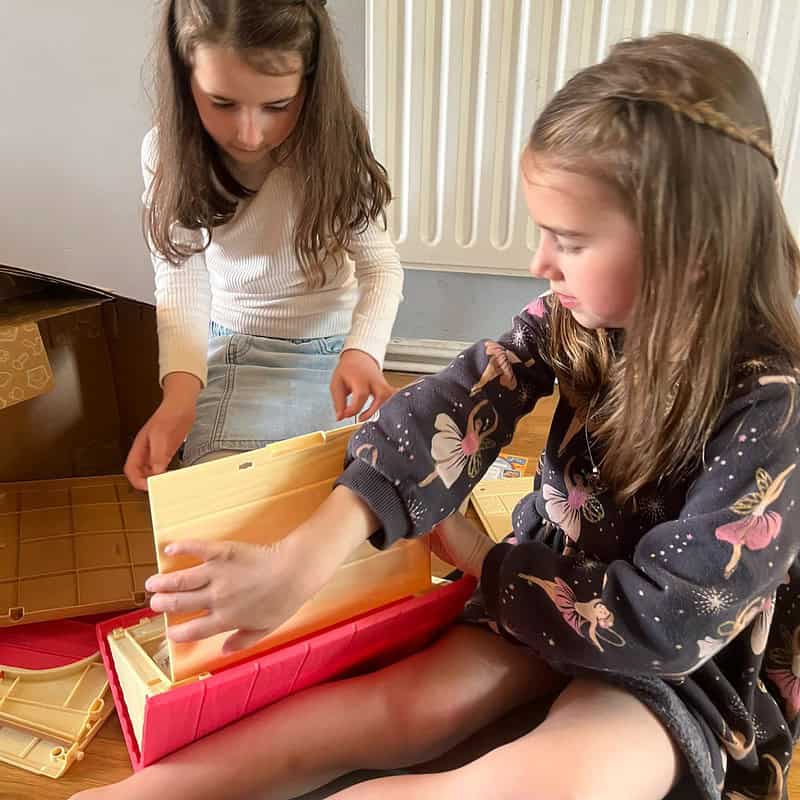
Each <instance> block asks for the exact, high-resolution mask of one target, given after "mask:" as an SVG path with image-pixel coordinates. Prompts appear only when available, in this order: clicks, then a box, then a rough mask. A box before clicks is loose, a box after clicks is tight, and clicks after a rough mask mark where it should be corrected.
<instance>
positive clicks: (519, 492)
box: [471, 476, 533, 542]
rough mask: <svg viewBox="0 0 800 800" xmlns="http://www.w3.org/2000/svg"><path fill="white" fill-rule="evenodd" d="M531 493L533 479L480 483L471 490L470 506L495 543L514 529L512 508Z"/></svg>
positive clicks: (530, 477)
mask: <svg viewBox="0 0 800 800" xmlns="http://www.w3.org/2000/svg"><path fill="white" fill-rule="evenodd" d="M532 491H533V477H532V476H529V477H526V478H504V479H502V480H485V481H481V482H480V483H479V484H478V485H477V486H476V487H475V488H474V489H473V490H472V496H471V497H472V505H473V507H474V508H475V512H476V513H477V515H478V517H479V518H480V521H481V522H482V523H483V527H484V528H485V529H486V532H487V533H488V534H489V536H491V537H492V539H494V541H495V542H499V541H501V540H502V539H504V538H505V537H506V536H508V534H509V533H511V531H512V530H513V529H514V525H513V523H512V521H511V513H512V512H513V511H514V506H516V504H517V503H518V502H519V501H520V500H522V498H523V497H525V496H526V495H529V494H530V493H531V492H532Z"/></svg>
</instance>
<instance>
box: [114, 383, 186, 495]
mask: <svg viewBox="0 0 800 800" xmlns="http://www.w3.org/2000/svg"><path fill="white" fill-rule="evenodd" d="M200 385H201V384H200V380H199V378H196V377H195V376H194V375H189V374H188V373H185V372H171V373H170V374H169V375H167V377H166V378H165V379H164V398H163V400H162V401H161V404H160V405H159V407H158V408H157V409H156V410H155V412H154V413H153V415H152V416H151V417H150V419H149V420H147V422H146V423H145V424H144V426H143V427H142V429H141V430H140V431H139V433H138V434H137V435H136V438H135V439H134V440H133V445H132V446H131V450H130V452H129V453H128V458H127V460H126V461H125V475H126V477H127V478H128V480H129V481H130V482H131V485H132V486H133V487H134V488H135V489H140V490H141V491H144V490H146V489H147V479H148V478H149V477H150V476H151V475H160V474H161V473H162V472H166V469H167V467H168V466H169V462H170V461H171V460H172V457H173V456H174V455H175V453H176V452H177V450H178V448H179V447H180V446H181V444H182V443H183V440H184V439H185V438H186V436H187V434H188V433H189V430H190V429H191V427H192V425H194V419H195V413H196V406H197V395H198V394H199V393H200Z"/></svg>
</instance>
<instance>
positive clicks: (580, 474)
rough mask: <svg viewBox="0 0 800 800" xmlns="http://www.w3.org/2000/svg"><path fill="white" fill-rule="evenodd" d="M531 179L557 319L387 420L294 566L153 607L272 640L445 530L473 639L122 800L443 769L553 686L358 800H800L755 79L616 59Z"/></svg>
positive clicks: (682, 55) (227, 561) (206, 561)
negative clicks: (522, 454)
mask: <svg viewBox="0 0 800 800" xmlns="http://www.w3.org/2000/svg"><path fill="white" fill-rule="evenodd" d="M521 171H522V183H523V188H524V193H525V199H526V202H527V205H528V209H529V211H530V215H531V218H532V220H533V221H534V222H535V223H536V224H537V225H538V227H539V229H540V231H541V240H540V243H539V246H538V249H537V251H536V254H535V255H534V257H533V261H532V263H531V267H530V271H531V273H532V274H533V275H534V276H536V277H539V278H544V279H546V280H548V281H549V282H550V287H551V293H549V294H547V295H546V296H543V297H540V298H538V299H535V300H533V301H532V302H530V303H529V304H528V305H527V306H526V307H525V309H524V310H523V311H522V312H521V313H520V314H519V316H518V317H517V318H516V319H515V321H514V324H513V329H512V330H511V331H510V332H509V333H507V334H505V335H503V336H502V337H500V338H499V339H498V340H497V341H482V342H478V343H477V344H476V345H474V346H473V347H472V348H470V349H468V350H466V351H465V352H464V353H463V354H462V355H461V356H459V357H458V358H457V359H455V360H454V362H453V363H452V365H450V367H449V368H448V369H446V370H444V371H443V372H442V373H440V374H439V375H436V376H432V377H426V378H424V379H422V380H420V381H418V382H417V383H416V384H415V385H413V386H411V387H409V388H408V389H407V390H404V391H401V392H399V393H398V394H397V395H395V397H394V398H392V400H391V401H390V402H389V403H387V404H386V405H385V406H384V407H383V409H382V411H381V415H380V419H379V420H377V421H374V422H370V423H368V424H366V425H364V426H363V427H362V428H361V429H360V431H358V432H357V433H356V434H355V435H354V436H353V440H352V442H351V445H350V460H349V464H348V466H347V467H346V469H345V471H344V473H343V475H342V476H341V478H340V480H339V483H338V485H337V487H336V488H335V489H334V491H333V493H332V495H331V497H330V498H329V499H328V500H327V501H326V502H325V503H324V504H323V505H322V507H321V508H320V510H319V511H318V512H317V514H316V515H315V516H314V517H312V518H311V519H310V520H309V521H308V522H306V523H304V524H303V525H301V526H300V527H298V528H297V529H296V530H295V531H294V532H293V533H292V534H290V536H289V537H288V538H287V539H286V540H284V542H283V543H282V545H281V547H279V548H276V549H275V550H273V551H271V552H269V553H266V552H263V551H259V550H257V549H256V548H253V547H247V546H245V547H234V548H230V547H227V548H220V547H216V546H215V547H211V546H208V545H205V546H204V545H202V544H201V543H183V544H180V545H177V546H176V552H184V553H186V554H188V555H192V556H195V557H199V558H200V559H201V560H202V561H203V563H202V564H200V565H199V566H196V567H193V568H192V569H191V570H187V571H184V572H178V573H172V574H170V575H159V576H155V577H154V578H152V579H150V582H149V588H151V589H152V590H153V591H155V592H156V594H155V596H154V597H153V599H152V602H151V605H152V607H153V608H155V609H156V610H164V609H169V610H171V611H187V612H194V611H199V610H201V609H205V610H207V612H208V613H207V615H206V616H203V617H200V618H197V619H194V620H192V621H191V622H189V623H186V625H185V627H183V628H182V629H180V628H179V629H176V630H174V631H173V632H172V635H173V636H175V637H176V638H177V639H179V640H191V639H195V638H200V637H203V636H206V635H210V634H213V633H217V632H219V631H223V630H231V629H237V628H238V629H239V632H238V633H237V634H234V635H237V636H241V635H242V634H249V635H253V636H258V635H260V634H259V632H260V633H262V634H263V632H266V631H269V630H271V629H273V628H274V627H275V626H276V625H278V624H280V623H281V622H282V621H283V620H284V619H285V618H286V616H287V614H289V613H291V612H292V610H293V609H296V608H297V607H299V605H300V604H301V603H302V602H303V600H304V599H305V598H306V597H308V596H309V595H310V594H312V593H313V592H314V591H315V590H316V589H317V588H318V587H319V585H321V583H322V582H324V581H325V579H326V577H327V576H329V575H330V574H331V572H332V571H333V569H335V568H336V566H337V565H338V564H339V563H341V561H342V560H343V558H344V557H345V556H344V554H346V553H347V552H349V551H350V550H351V549H352V548H353V547H355V546H357V545H358V544H359V543H361V542H363V541H364V539H366V538H367V537H371V541H372V542H373V544H375V545H376V546H378V547H387V546H389V545H390V544H391V543H392V542H393V541H395V540H397V539H399V538H401V537H410V536H419V535H424V534H425V533H426V532H427V531H429V530H431V529H432V528H436V534H435V542H436V543H437V547H439V548H440V550H441V551H443V553H444V554H445V555H446V556H447V558H448V560H449V561H450V563H454V564H456V565H458V566H459V567H460V568H461V569H462V570H463V571H465V572H468V573H471V574H473V575H476V576H479V577H480V579H481V580H480V589H479V592H478V593H476V595H475V596H474V597H473V599H472V600H471V601H470V603H469V604H468V605H467V608H466V609H465V612H464V621H465V622H467V623H470V624H462V625H457V626H455V628H454V629H453V630H451V631H450V632H448V633H447V634H445V635H444V636H443V637H442V638H441V639H440V640H439V641H437V642H436V643H435V644H433V645H432V646H431V647H429V648H428V649H427V650H424V651H422V652H420V653H418V654H416V655H415V656H412V657H411V658H409V659H407V660H405V661H402V662H399V663H397V664H395V665H393V666H391V667H388V668H387V669H384V670H383V671H380V672H376V673H374V674H371V675H367V676H363V677H358V678H355V679H351V680H348V681H342V682H340V683H336V684H333V685H329V686H320V687H317V688H315V689H313V690H311V691H309V692H303V693H301V694H299V695H297V696H295V697H292V698H289V699H287V700H284V701H282V702H280V703H277V704H276V705H275V706H272V707H270V708H268V709H265V710H264V711H262V712H260V713H259V714H258V715H256V716H254V717H252V718H250V719H248V720H246V721H244V722H242V723H239V724H238V725H237V726H234V727H233V728H231V729H230V730H229V731H226V732H223V733H221V734H218V735H217V734H215V735H214V736H211V737H209V739H207V740H204V741H202V742H199V743H196V744H195V745H192V746H191V747H190V748H188V749H187V750H186V751H185V752H183V753H180V754H176V755H175V756H171V757H170V758H168V759H166V760H165V761H164V762H162V763H160V764H158V765H156V766H155V767H153V768H152V769H151V770H145V771H144V772H142V773H140V774H139V775H137V776H135V777H134V778H133V779H131V781H130V782H125V783H123V784H121V785H119V786H117V787H113V788H111V789H110V790H109V794H108V796H109V797H115V798H125V797H134V796H137V792H138V793H139V795H138V796H149V795H157V794H158V793H159V792H161V791H162V789H164V790H166V787H168V786H170V785H171V786H177V785H182V786H184V788H185V792H186V796H190V797H195V798H212V797H217V796H221V795H222V793H223V791H222V788H221V787H223V786H224V787H226V788H227V790H228V791H227V794H226V796H228V797H233V796H237V797H239V796H241V797H245V796H254V793H255V792H256V791H257V788H258V787H264V790H265V791H267V792H268V796H269V797H273V798H278V797H280V798H285V797H290V796H293V795H296V794H298V793H299V792H301V791H303V790H307V789H308V788H310V787H312V786H315V785H320V784H322V783H324V782H325V781H327V780H330V779H331V778H332V777H334V776H336V775H340V774H342V773H344V772H346V771H348V770H351V769H354V768H357V767H370V768H378V769H385V768H391V767H395V768H396V767H404V766H407V765H410V764H414V763H418V762H421V761H424V760H426V759H429V758H431V757H433V756H435V755H436V754H438V753H441V752H443V751H445V750H446V749H447V748H449V747H451V746H452V745H453V744H454V743H456V742H458V741H460V740H462V739H465V738H466V737H468V736H469V735H470V734H471V733H473V732H475V731H476V730H478V729H479V728H480V727H481V726H483V725H485V724H486V723H487V722H489V721H491V720H493V719H496V718H498V717H500V716H501V715H503V714H504V713H505V712H506V711H507V710H508V709H510V708H513V707H514V706H516V705H519V704H522V703H524V702H528V701H531V700H534V699H542V698H544V697H545V696H547V695H549V694H551V693H553V692H557V693H558V696H557V698H556V700H555V702H554V703H553V704H552V706H551V708H550V710H549V713H548V716H547V718H546V719H545V721H544V722H543V723H542V724H541V725H540V726H539V727H537V728H535V729H534V730H532V731H531V732H529V733H527V734H526V735H523V736H521V737H520V738H517V739H515V740H514V741H511V742H509V743H508V744H505V745H504V746H502V747H498V748H496V749H494V750H492V751H490V752H488V753H486V754H485V755H483V756H482V757H480V758H478V759H477V760H474V761H472V762H471V763H467V764H465V765H464V766H461V767H459V768H457V769H454V770H451V771H448V772H443V773H439V774H406V775H400V776H390V777H383V778H380V779H378V780H377V781H369V782H366V783H362V784H359V785H357V786H354V787H352V788H350V789H347V790H345V791H344V792H343V793H342V794H341V797H342V798H343V800H344V798H347V800H356V798H369V799H370V800H373V799H377V798H380V800H394V798H398V800H400V799H401V798H402V800H406V798H412V797H413V798H415V800H434V798H435V799H436V800H444V798H454V799H455V798H466V797H468V798H503V799H505V798H521V797H525V798H542V800H545V799H546V800H553V798H570V799H571V798H592V799H593V800H598V799H602V800H605V799H606V798H607V799H608V800H619V798H625V800H659V798H662V797H665V796H667V795H671V796H672V797H681V798H688V797H692V798H702V800H719V798H721V797H725V798H726V800H741V798H768V799H769V800H785V798H786V773H787V770H788V768H789V762H790V760H791V754H792V750H793V747H794V742H795V741H796V739H797V737H798V732H799V730H800V702H798V696H799V695H798V691H799V687H800V674H798V670H800V652H798V651H797V648H798V646H800V644H798V643H799V642H800V637H798V636H794V635H793V633H792V632H795V631H797V630H798V629H799V626H800V602H798V594H799V593H800V564H798V553H799V552H800V505H798V502H797V501H798V496H799V495H800V491H799V486H800V485H799V484H798V474H799V473H800V470H797V469H796V467H797V463H798V461H800V422H799V420H798V403H797V378H798V367H800V325H799V324H798V317H797V312H796V311H795V308H794V298H795V295H796V293H797V289H798V267H799V266H800V258H798V249H797V245H796V244H795V240H794V238H793V236H792V233H791V231H790V229H789V226H788V224H787V221H786V218H785V215H784V212H783V209H782V206H781V201H780V198H779V194H778V190H777V188H776V180H775V177H776V165H775V159H774V156H773V152H772V145H771V133H770V125H769V119H768V116H767V112H766V109H765V105H764V101H763V98H762V96H761V92H760V90H759V88H758V84H757V82H756V79H755V77H754V76H753V73H752V72H751V71H750V69H749V68H748V67H747V65H746V64H745V63H744V62H743V61H742V60H741V59H740V58H739V57H738V56H736V55H735V54H734V53H733V52H732V51H730V50H728V49H727V48H725V47H723V46H722V45H720V44H717V43H715V42H712V41H709V40H705V39H701V38H698V37H691V36H683V35H679V34H663V35H659V36H655V37H653V38H648V39H641V40H635V41H627V42H623V43H620V44H618V45H617V46H615V47H614V48H613V50H612V51H611V54H610V55H609V57H608V58H607V59H606V60H605V61H603V62H602V63H600V64H597V65H595V66H592V67H588V68H587V69H584V70H582V71H581V72H579V73H578V74H577V75H575V76H574V77H573V78H572V79H571V80H570V81H569V82H568V83H567V84H566V85H565V86H564V88H563V89H561V90H560V91H559V92H558V93H557V94H556V96H555V97H554V98H553V100H552V101H551V102H550V103H549V104H548V105H547V107H546V108H545V110H544V112H543V113H542V114H541V116H540V117H539V119H538V120H537V122H536V123H535V125H534V127H533V131H532V133H531V136H530V139H529V141H528V145H527V147H526V149H525V152H524V154H523V156H522V159H521ZM556 378H558V385H559V395H560V397H559V404H558V408H557V410H556V413H555V416H554V418H553V422H552V426H551V430H550V435H549V438H548V442H547V445H546V448H545V451H544V453H543V457H542V460H541V462H540V469H539V472H538V474H537V476H536V478H535V481H534V485H533V491H532V493H531V494H530V495H529V496H528V497H527V498H525V499H524V500H522V501H521V503H520V504H519V505H518V506H517V508H516V509H515V511H514V513H513V526H514V535H513V537H512V538H511V539H509V540H508V541H505V542H503V543H500V544H496V545H494V544H493V543H492V542H490V541H489V540H488V539H487V538H486V537H484V536H483V534H482V533H480V532H479V531H477V530H476V529H475V528H474V526H472V525H471V524H470V523H468V522H467V521H466V520H465V519H464V518H463V517H460V516H459V515H458V514H457V513H456V509H457V508H458V507H459V505H460V504H461V502H462V501H463V500H464V498H465V497H467V496H468V494H469V492H470V491H471V490H472V488H473V487H474V486H475V483H476V482H477V481H478V480H479V479H480V478H481V476H482V475H483V474H484V472H485V471H486V469H487V468H488V466H489V465H490V464H491V463H492V461H493V459H494V458H495V456H496V455H497V453H498V452H499V451H500V449H501V448H502V447H503V446H504V445H505V444H507V443H508V442H509V441H510V439H511V436H512V433H513V430H514V426H515V423H516V421H517V420H518V419H520V418H521V417H522V416H524V415H525V414H527V413H529V412H530V410H531V409H532V408H533V406H534V404H535V403H536V400H537V399H538V398H540V397H542V396H545V395H548V394H551V393H552V392H553V390H554V384H555V380H556ZM220 556H224V557H220ZM298 564H303V565H304V567H305V568H304V570H303V571H302V574H298V570H297V565H298ZM259 755H261V757H259ZM678 785H680V790H679V791H680V794H679V795H673V794H671V793H672V791H673V788H674V787H677V786H678ZM248 793H251V794H249V795H248ZM101 796H102V794H99V795H97V797H101ZM338 796H339V795H337V797H338Z"/></svg>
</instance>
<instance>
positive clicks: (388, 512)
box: [335, 460, 412, 550]
mask: <svg viewBox="0 0 800 800" xmlns="http://www.w3.org/2000/svg"><path fill="white" fill-rule="evenodd" d="M340 484H341V485H342V486H346V487H347V488H348V489H350V491H352V492H355V493H356V494H357V495H358V496H359V497H360V498H361V499H362V500H363V501H364V502H365V503H366V504H367V505H368V506H369V507H370V508H371V509H372V513H373V514H375V516H376V517H377V518H378V519H379V520H380V523H381V526H382V527H381V530H379V531H376V532H375V533H373V534H372V536H370V537H369V540H370V543H371V544H372V546H373V547H377V548H378V549H379V550H385V549H386V548H387V547H390V546H391V545H392V544H394V543H395V542H396V541H397V540H398V539H404V538H406V537H407V536H409V534H410V533H411V530H412V528H411V524H410V522H409V519H408V514H407V513H406V509H405V506H404V505H403V501H402V499H401V498H400V495H399V494H398V493H397V491H396V489H395V487H394V486H393V485H392V484H391V483H390V482H389V481H388V480H387V479H386V478H384V477H383V475H381V474H380V473H379V472H376V471H375V470H374V469H373V468H372V467H371V466H369V465H368V464H365V463H364V462H363V461H359V460H355V461H352V462H351V463H350V465H349V466H348V467H347V469H345V471H344V472H343V473H342V475H341V476H340V477H339V479H338V480H337V481H336V484H335V485H336V486H338V485H340Z"/></svg>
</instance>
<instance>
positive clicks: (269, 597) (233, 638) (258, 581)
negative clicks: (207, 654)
mask: <svg viewBox="0 0 800 800" xmlns="http://www.w3.org/2000/svg"><path fill="white" fill-rule="evenodd" d="M294 544H295V540H293V539H292V538H291V537H287V538H286V539H282V540H280V541H278V542H275V543H274V544H270V545H255V544H248V543H246V542H207V541H183V542H176V543H174V544H172V545H169V547H168V548H167V549H166V552H167V555H170V556H178V555H180V556H190V557H193V558H197V559H200V560H201V561H202V563H201V564H198V565H197V566H195V567H190V568H189V569H184V570H180V571H178V572H169V573H166V574H164V575H153V576H152V577H150V578H148V580H147V582H146V584H145V587H146V588H147V590H148V591H151V592H156V594H154V595H153V597H152V598H151V599H150V608H152V609H153V611H158V612H161V611H165V612H168V613H170V614H191V613H195V612H198V611H205V612H206V614H205V616H201V617H195V618H194V619H191V620H189V621H187V622H183V623H181V624H180V625H172V626H170V629H169V636H170V638H171V639H172V640H173V641H176V642H190V641H194V640H196V639H205V638H206V637H208V636H214V635H216V634H218V633H223V632H224V631H231V630H233V631H236V632H235V633H232V634H231V635H230V636H229V637H228V638H227V639H226V640H225V642H224V644H223V647H222V650H223V652H225V653H230V652H233V651H234V650H242V649H244V648H247V647H250V646H251V645H253V644H255V643H256V642H258V641H260V640H261V639H263V638H264V637H265V636H266V635H267V634H269V633H270V632H271V631H273V630H275V629H276V628H277V627H278V626H279V625H281V624H282V623H283V622H285V621H286V620H287V619H289V617H291V616H292V615H293V614H294V613H295V611H297V610H298V609H299V608H300V606H301V605H303V603H304V602H305V601H306V599H308V598H309V597H310V596H311V595H312V594H314V592H315V590H316V589H317V588H318V587H316V586H314V585H313V581H312V580H310V579H309V578H310V575H309V572H308V571H306V570H304V569H302V568H301V567H300V565H301V564H302V563H303V561H302V558H301V557H300V554H299V553H298V552H297V551H296V549H295V548H294V547H293V545H294ZM237 628H238V630H236V629H237Z"/></svg>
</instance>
